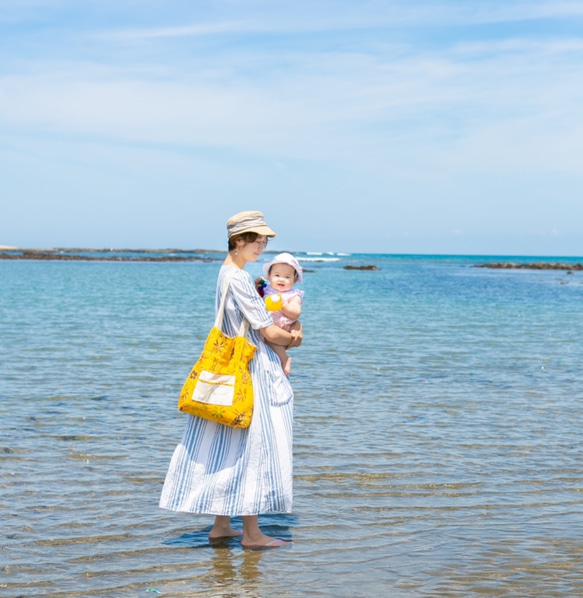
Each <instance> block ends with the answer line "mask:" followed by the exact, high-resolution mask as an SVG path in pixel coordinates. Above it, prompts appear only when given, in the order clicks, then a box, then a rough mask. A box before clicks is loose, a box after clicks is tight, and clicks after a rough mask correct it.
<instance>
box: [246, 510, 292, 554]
mask: <svg viewBox="0 0 583 598" xmlns="http://www.w3.org/2000/svg"><path fill="white" fill-rule="evenodd" d="M289 544H293V542H287V541H286V540H280V539H279V538H272V537H271V536H266V535H265V534H264V533H263V532H262V531H261V530H260V529H259V518H258V516H257V515H247V516H244V517H243V539H242V540H241V545H242V546H243V548H277V547H279V546H288V545H289Z"/></svg>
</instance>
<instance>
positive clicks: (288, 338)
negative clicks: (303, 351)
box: [259, 322, 304, 349]
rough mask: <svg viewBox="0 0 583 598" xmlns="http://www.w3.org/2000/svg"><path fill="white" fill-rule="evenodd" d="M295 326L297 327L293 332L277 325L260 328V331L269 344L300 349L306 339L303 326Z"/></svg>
mask: <svg viewBox="0 0 583 598" xmlns="http://www.w3.org/2000/svg"><path fill="white" fill-rule="evenodd" d="M295 324H296V326H295V327H294V329H292V331H291V332H288V331H287V330H283V328H280V327H279V326H276V325H275V324H271V325H270V326H267V327H265V328H260V329H259V330H260V331H261V334H263V338H265V340H266V341H267V342H268V343H273V344H274V345H281V346H282V347H286V348H288V349H289V348H290V347H299V346H300V345H301V344H302V340H303V338H304V336H303V333H302V325H301V324H299V322H296V323H295ZM297 324H299V326H297Z"/></svg>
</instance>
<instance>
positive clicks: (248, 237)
mask: <svg viewBox="0 0 583 598" xmlns="http://www.w3.org/2000/svg"><path fill="white" fill-rule="evenodd" d="M258 236H259V235H258V234H257V233H252V232H249V233H241V234H240V235H233V236H232V237H231V238H230V239H229V251H233V249H236V248H237V240H238V239H243V241H245V244H247V243H253V242H254V241H256V240H257V237H258Z"/></svg>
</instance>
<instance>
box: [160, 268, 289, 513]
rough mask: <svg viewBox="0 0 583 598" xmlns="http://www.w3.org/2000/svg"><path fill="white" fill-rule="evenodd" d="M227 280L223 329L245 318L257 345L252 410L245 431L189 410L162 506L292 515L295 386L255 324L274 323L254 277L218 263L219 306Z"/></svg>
mask: <svg viewBox="0 0 583 598" xmlns="http://www.w3.org/2000/svg"><path fill="white" fill-rule="evenodd" d="M227 273H229V276H231V282H230V285H229V288H228V291H227V292H228V296H227V301H226V307H225V317H224V320H223V332H225V333H226V334H228V335H229V336H235V335H236V334H237V332H238V330H239V327H240V325H241V321H242V318H243V316H245V318H247V320H248V322H249V328H250V330H249V337H250V340H251V342H252V343H253V344H254V345H256V346H257V351H256V353H255V356H254V357H253V359H252V360H251V362H250V370H251V376H252V378H253V390H254V410H253V419H252V421H251V425H250V426H249V427H248V428H246V429H239V428H230V427H228V426H223V425H221V424H217V423H215V422H211V421H208V420H205V419H201V418H199V417H193V416H190V415H188V416H186V417H187V418H188V420H187V422H186V429H185V430H184V435H183V437H182V441H181V443H180V444H179V445H178V446H177V447H176V450H175V451H174V454H173V456H172V460H171V462H170V467H169V469H168V473H167V474H166V480H165V482H164V487H163V489H162V496H161V498H160V507H162V508H163V509H170V510H173V511H187V512H190V513H207V514H211V515H231V516H236V515H258V514H260V513H275V512H279V513H290V512H291V508H292V425H293V391H292V388H291V385H290V383H289V381H288V379H287V377H286V376H285V374H284V373H283V370H282V367H281V363H280V361H279V358H278V357H277V355H276V354H275V353H274V352H273V351H272V349H271V348H270V347H269V346H268V345H267V344H266V343H265V342H264V341H263V338H262V336H261V334H259V333H258V332H257V330H258V329H259V328H265V327H266V326H269V325H270V324H271V323H272V319H271V316H270V315H269V313H268V312H267V310H266V309H265V305H264V303H263V300H262V299H261V297H260V296H259V294H258V293H257V290H256V289H255V285H254V283H253V280H252V279H251V276H250V275H249V274H248V273H247V272H245V271H244V270H240V269H239V268H235V267H233V266H223V267H222V268H221V271H220V273H219V279H218V283H217V298H216V307H217V308H218V305H219V302H220V299H221V297H220V295H221V289H222V287H223V281H224V278H225V275H226V274H227Z"/></svg>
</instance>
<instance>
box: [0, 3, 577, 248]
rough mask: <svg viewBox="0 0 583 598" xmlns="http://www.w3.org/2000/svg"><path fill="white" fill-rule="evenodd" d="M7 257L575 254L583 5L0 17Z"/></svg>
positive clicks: (48, 8) (131, 6) (85, 7)
mask: <svg viewBox="0 0 583 598" xmlns="http://www.w3.org/2000/svg"><path fill="white" fill-rule="evenodd" d="M0 40H1V41H0V244H3V245H15V246H19V247H55V246H57V247H79V246H83V247H150V248H161V247H179V248H209V249H215V248H216V249H219V248H223V247H224V246H225V240H224V235H225V221H226V220H227V218H228V217H229V216H231V215H232V214H233V213H235V212H238V211H241V210H247V209H259V210H262V211H263V212H264V213H265V215H266V219H267V221H268V223H269V224H270V225H271V226H272V227H273V228H274V229H275V230H276V231H277V232H278V238H277V240H276V242H275V243H274V245H273V247H274V248H276V249H288V250H293V251H300V250H305V251H349V252H357V251H362V252H383V253H457V254H465V253H468V254H472V253H473V254H520V255H574V256H581V255H583V193H582V191H583V3H582V2H580V1H578V2H569V1H565V2H562V1H560V0H552V1H550V0H549V1H547V0H505V1H498V0H493V1H489V2H477V1H474V0H463V1H461V0H457V1H446V0H426V1H421V0H395V1H390V0H385V1H382V2H381V1H377V0H373V1H367V0H362V1H359V2H354V1H344V0H331V1H326V0H324V1H318V0H310V1H306V0H294V1H293V2H292V1H289V0H288V1H285V2H280V1H277V0H269V1H263V0H257V1H238V0H216V1H209V2H197V1H194V0H190V1H173V0H168V1H164V2H163V1H160V0H139V1H138V0H126V1H123V0H121V1H120V0H118V1H116V2H114V1H111V0H83V2H79V0H45V1H43V0H18V1H16V0H8V1H7V0H0Z"/></svg>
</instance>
